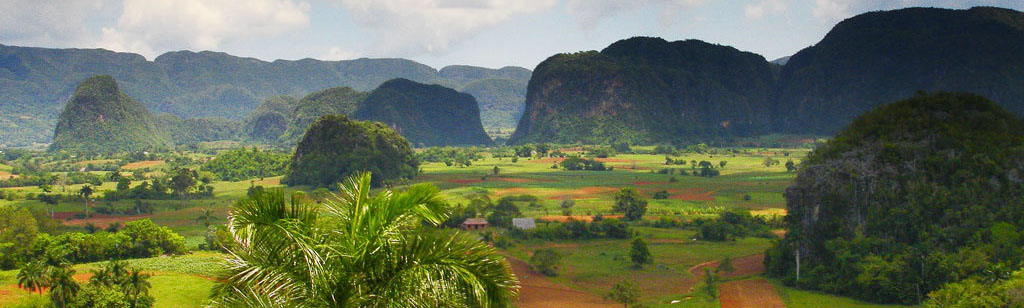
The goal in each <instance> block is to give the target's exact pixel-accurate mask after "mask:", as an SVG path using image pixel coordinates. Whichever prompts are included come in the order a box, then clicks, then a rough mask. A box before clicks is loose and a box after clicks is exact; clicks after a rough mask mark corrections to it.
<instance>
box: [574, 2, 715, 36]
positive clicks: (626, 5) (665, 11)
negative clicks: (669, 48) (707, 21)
mask: <svg viewBox="0 0 1024 308" xmlns="http://www.w3.org/2000/svg"><path fill="white" fill-rule="evenodd" d="M705 2H707V1H706V0H568V2H566V4H565V9H566V11H567V12H568V13H569V14H570V15H572V16H573V17H575V18H576V21H577V22H579V24H580V25H582V26H583V27H584V28H586V29H590V28H593V27H594V26H595V25H597V23H598V22H600V21H601V20H602V19H604V18H607V17H612V16H615V15H618V14H621V13H624V12H628V11H632V10H639V9H644V8H648V7H654V8H656V9H658V10H660V18H661V22H662V23H663V24H664V23H671V22H672V21H674V19H675V18H676V16H678V13H679V12H680V11H682V10H685V9H689V8H693V7H695V6H697V5H700V4H703V3H705Z"/></svg>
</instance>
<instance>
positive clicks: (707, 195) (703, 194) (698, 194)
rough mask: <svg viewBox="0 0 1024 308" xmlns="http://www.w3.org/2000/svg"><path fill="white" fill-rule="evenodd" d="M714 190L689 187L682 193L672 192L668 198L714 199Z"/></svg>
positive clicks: (687, 199)
mask: <svg viewBox="0 0 1024 308" xmlns="http://www.w3.org/2000/svg"><path fill="white" fill-rule="evenodd" d="M714 194H715V192H714V191H702V190H701V189H699V188H690V189H687V190H685V191H683V192H682V193H679V194H673V195H671V196H669V197H668V198H669V199H677V200H686V201H715V197H714V196H713V195H714Z"/></svg>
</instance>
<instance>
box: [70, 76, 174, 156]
mask: <svg viewBox="0 0 1024 308" xmlns="http://www.w3.org/2000/svg"><path fill="white" fill-rule="evenodd" d="M156 122H157V121H156V120H155V119H154V117H153V115H152V114H151V113H149V111H148V110H146V107H144V106H142V104H140V103H139V102H136V101H135V100H134V99H132V98H131V97H129V96H128V95H127V94H125V93H124V92H121V90H120V88H119V87H118V84H117V81H116V80H114V78H113V77H111V76H96V77H91V78H89V79H86V80H85V81H83V82H82V83H81V84H79V85H78V87H77V88H76V89H75V93H74V94H72V95H71V99H70V100H68V103H67V105H66V106H65V107H64V111H62V112H61V114H60V120H59V121H58V122H57V128H56V130H55V131H54V138H53V139H54V140H53V144H52V145H51V146H50V150H51V151H68V152H78V153H115V152H129V151H140V150H155V149H161V148H167V147H169V146H170V145H171V142H170V138H169V135H168V134H167V132H165V131H161V130H160V129H158V127H157V123H156Z"/></svg>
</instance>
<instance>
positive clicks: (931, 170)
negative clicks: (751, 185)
mask: <svg viewBox="0 0 1024 308" xmlns="http://www.w3.org/2000/svg"><path fill="white" fill-rule="evenodd" d="M1021 174H1024V122H1022V121H1021V119H1020V118H1018V117H1017V116H1015V115H1013V114H1012V113H1010V112H1008V111H1007V110H1006V109H1004V108H1002V107H999V106H998V105H997V104H996V103H994V102H992V101H990V100H987V99H985V98H983V97H980V96H977V95H973V94H949V93H940V94H932V95H924V94H921V95H917V96H914V97H913V98H910V99H907V100H904V101H900V102H896V103H893V104H889V105H885V106H882V107H879V108H876V109H875V110H873V111H871V112H869V113H867V114H865V115H862V116H860V117H858V118H857V119H855V120H854V121H853V123H852V124H850V125H849V126H847V127H846V128H845V129H844V130H843V131H842V132H840V133H839V134H838V135H836V136H835V138H833V139H831V140H829V141H828V142H827V143H826V144H825V145H824V146H821V147H819V148H817V149H815V150H814V151H813V152H811V153H810V154H808V156H807V158H806V159H804V161H803V162H802V163H801V165H800V170H799V173H798V174H797V177H796V180H795V182H794V183H793V185H792V186H790V187H789V188H787V189H786V192H785V197H786V210H787V213H788V216H787V217H786V227H787V229H788V230H787V233H786V238H785V240H784V241H781V242H780V243H779V244H778V245H776V247H774V248H773V249H771V250H769V252H768V255H767V257H766V258H767V260H766V264H767V265H768V269H767V271H768V273H769V274H771V275H774V276H776V277H780V278H782V279H783V280H784V281H785V282H786V283H787V284H795V285H798V286H800V287H802V288H809V289H815V290H821V291H825V292H830V293H836V294H841V295H847V296H853V297H857V298H861V299H865V300H870V301H875V302H888V303H904V304H917V303H920V302H921V301H922V300H923V299H924V297H925V296H926V295H927V294H928V293H929V292H931V291H933V290H936V289H938V288H940V287H942V286H943V285H944V284H945V283H948V282H955V281H960V280H963V279H967V278H973V279H979V281H983V282H992V281H998V280H1000V279H1003V278H1005V277H1006V276H1004V274H1005V273H1009V271H1012V269H1014V268H1016V267H1017V266H1018V264H1020V262H1021V261H1022V260H1024V250H1022V249H1021V247H1022V246H1024V234H1022V233H1021V230H1022V228H1024V220H1022V219H1021V218H1022V217H1024V208H1022V207H1021V206H1020V204H1022V203H1024V178H1022V177H1021V176H1020V175H1021ZM798 264H799V265H798ZM798 269H799V273H798ZM797 277H799V280H798V278H797ZM954 292H957V291H954ZM943 307H945V306H943Z"/></svg>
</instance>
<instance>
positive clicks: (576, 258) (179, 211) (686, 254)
mask: <svg viewBox="0 0 1024 308" xmlns="http://www.w3.org/2000/svg"><path fill="white" fill-rule="evenodd" d="M566 151H571V149H563V152H566ZM723 152H724V151H723ZM806 153H807V151H806V150H793V149H787V150H782V149H746V150H740V151H738V153H736V154H732V153H729V154H701V155H698V154H687V155H684V156H677V157H673V159H676V160H679V159H681V160H685V161H687V162H688V163H687V164H686V165H666V164H665V156H664V155H645V154H620V155H616V156H613V157H610V158H608V159H601V160H602V161H604V162H605V164H606V165H609V166H611V167H614V170H613V171H565V170H562V169H554V168H552V165H553V164H555V163H556V162H557V161H558V159H553V158H519V159H518V161H517V162H513V161H512V159H510V158H493V157H491V156H490V154H488V153H482V154H483V155H482V156H483V157H482V158H481V159H478V160H475V161H473V162H472V164H471V165H470V166H467V167H458V166H446V165H445V164H443V163H424V164H423V165H422V170H423V173H422V174H421V175H420V176H418V177H416V178H415V179H413V181H411V183H421V182H431V183H434V184H435V185H436V186H438V187H439V188H441V189H442V192H443V194H444V195H445V196H447V197H448V199H449V201H450V202H452V203H456V204H460V203H463V204H464V203H466V202H468V200H469V199H468V198H470V197H472V196H474V195H479V194H486V195H488V196H489V197H490V198H491V199H492V200H497V199H498V198H500V197H503V196H510V195H522V194H529V195H534V196H536V197H538V198H539V202H538V204H537V206H526V205H523V206H521V210H522V212H523V213H524V215H525V216H527V217H544V216H558V215H562V208H561V207H560V204H561V203H562V201H563V200H566V199H573V200H574V201H575V206H574V207H573V208H572V213H573V215H587V216H590V215H597V214H611V212H612V211H611V208H612V204H613V197H612V195H613V194H614V193H615V192H616V191H618V190H619V189H621V188H624V187H634V188H636V189H637V190H638V191H639V192H641V194H642V195H644V196H645V197H646V198H647V200H648V201H649V206H648V211H647V215H645V219H658V218H659V217H669V218H672V219H682V220H690V219H694V218H698V217H714V216H716V215H717V214H718V213H719V212H721V211H724V210H727V209H731V208H737V207H738V208H746V209H749V210H751V211H752V212H753V213H754V214H756V215H784V214H785V210H784V208H785V200H784V198H783V197H782V192H783V191H784V189H785V187H787V186H788V185H789V183H790V181H792V178H793V174H792V173H789V172H787V171H786V168H785V167H784V166H783V164H784V163H785V162H786V161H788V160H793V161H794V162H799V160H800V158H802V157H803V156H804V155H806ZM766 157H771V158H772V159H775V160H778V161H779V162H780V163H779V164H778V165H775V166H771V167H765V166H764V164H763V163H764V160H765V158H766ZM702 160H706V161H709V162H712V163H713V164H714V165H715V166H716V169H717V170H720V172H721V175H720V176H717V177H713V178H706V177H699V176H694V175H693V174H692V172H693V170H694V168H693V167H692V166H691V165H692V163H690V161H702ZM723 161H724V162H725V166H724V167H720V162H723ZM94 163H95V162H94ZM143 165H145V167H144V168H145V170H147V172H154V173H157V172H166V171H167V170H166V168H169V166H168V165H167V164H164V163H159V162H155V163H143ZM495 166H497V167H498V168H499V172H498V174H494V173H493V170H494V167H495ZM664 168H673V169H675V170H674V171H673V172H672V174H659V172H658V171H659V170H661V169H664ZM279 183H280V177H271V178H266V179H264V180H253V181H240V182H214V183H213V184H212V185H213V186H214V192H215V197H213V198H209V199H200V200H186V201H184V202H182V201H180V200H150V201H148V202H150V203H152V204H153V205H154V208H155V211H154V213H153V214H152V215H147V216H144V217H143V216H123V217H121V218H115V220H117V219H121V220H123V221H128V220H134V219H140V218H149V219H152V220H153V221H154V222H156V223H158V224H160V225H164V226H168V227H170V228H171V229H173V230H174V231H175V232H178V233H180V234H182V235H183V236H185V237H186V244H187V245H188V246H189V247H190V249H195V248H196V247H198V245H199V244H200V243H202V242H203V235H204V234H205V228H204V227H203V226H202V225H201V224H200V223H199V222H198V221H196V218H197V217H198V216H199V214H200V213H201V212H202V211H203V210H204V209H212V210H214V213H215V215H216V216H217V217H218V219H217V220H215V221H214V223H216V224H223V223H224V218H225V217H226V216H227V214H228V211H229V210H230V208H231V204H233V203H234V202H235V200H237V199H238V198H240V197H243V196H244V195H245V194H246V191H247V189H248V188H249V187H250V186H253V185H259V186H265V187H280V185H279ZM137 184H139V182H134V183H132V185H133V186H134V185H137ZM80 187H81V185H70V186H67V187H66V188H62V187H55V190H56V191H57V192H58V193H60V192H61V191H66V192H67V194H73V192H76V191H77V190H78V189H79V188H80ZM286 189H289V190H294V189H300V190H307V192H308V190H309V188H308V187H297V188H286ZM399 189H401V188H400V187H399ZM5 190H6V191H8V192H14V193H15V194H17V195H19V196H20V197H19V198H17V199H16V200H15V201H7V200H0V205H14V206H28V207H37V208H42V207H43V206H44V204H43V203H41V202H39V201H34V200H25V199H24V198H23V197H24V196H27V195H29V194H39V193H41V192H42V191H41V190H40V189H39V188H38V187H18V188H8V189H5ZM104 190H114V183H111V182H106V183H104V184H103V185H101V186H99V187H97V189H96V191H97V194H96V195H95V196H94V199H96V198H98V197H100V196H102V192H103V191H104ZM662 190H664V191H666V192H667V193H668V194H669V198H667V199H661V200H656V199H653V198H652V197H651V196H652V195H653V194H654V193H655V192H658V191H662ZM132 204H133V201H128V200H125V201H117V202H107V201H95V202H94V206H93V210H94V211H95V210H96V208H98V207H111V208H118V209H122V208H128V207H131V206H132ZM84 205H85V203H84V200H82V199H81V198H76V199H74V200H69V201H64V202H61V203H60V204H59V205H58V206H57V207H56V211H57V212H82V211H83V210H84ZM64 225H65V227H64V229H65V230H66V231H76V230H78V231H80V230H82V227H83V225H84V221H82V220H68V221H64ZM633 230H634V231H635V232H636V233H637V235H639V236H640V237H642V238H644V239H645V240H646V241H647V242H648V245H649V248H650V251H651V253H652V255H653V256H654V264H651V265H646V266H644V267H643V268H640V269H637V268H633V267H632V265H631V262H630V260H629V248H630V241H629V240H611V239H596V240H575V241H542V240H527V241H519V242H516V243H514V244H513V246H511V247H510V248H507V249H504V250H503V251H504V253H507V254H508V255H510V256H513V257H516V258H518V259H521V260H529V256H530V255H531V254H532V253H533V251H534V250H536V249H538V248H552V249H554V250H555V251H556V252H558V253H559V254H560V255H562V256H563V257H562V264H563V266H561V267H560V270H559V275H558V276H557V277H554V278H550V280H551V281H552V282H554V283H556V284H559V285H563V286H565V287H567V288H570V289H574V290H580V291H586V292H589V293H592V294H596V295H601V294H604V293H605V292H607V290H608V289H609V288H610V287H611V285H613V284H614V283H616V282H618V281H621V280H631V281H634V282H636V283H637V285H638V286H639V287H640V289H641V290H642V294H643V297H642V302H643V303H645V304H647V305H649V306H651V307H675V306H676V305H678V304H670V302H672V301H681V303H684V304H686V306H687V307H718V302H717V300H715V301H712V300H709V299H708V298H706V296H704V295H703V294H701V293H699V292H696V291H693V290H694V288H697V287H699V286H700V284H699V281H698V280H699V279H697V277H694V276H693V275H692V274H691V273H690V269H691V268H693V267H694V266H696V265H698V264H702V263H705V262H710V261H717V260H721V259H723V258H725V257H730V258H734V259H735V258H739V257H744V256H751V255H756V254H759V253H763V252H764V250H765V249H766V248H767V247H768V246H769V245H770V243H771V239H767V238H753V237H749V238H742V239H738V240H737V241H727V242H708V241H697V240H694V237H695V231H693V230H684V229H661V228H652V227H638V226H634V227H633ZM221 257H222V255H220V254H217V253H209V252H194V253H192V254H189V255H185V256H179V257H160V258H151V259H139V260H132V261H131V263H132V264H133V265H135V266H138V267H141V268H142V269H144V270H145V271H147V272H150V273H152V274H153V275H154V277H153V278H152V280H151V281H152V283H153V290H152V294H153V295H154V296H155V297H156V299H157V307H201V306H203V305H204V303H205V301H206V298H207V294H209V291H210V288H211V287H212V286H213V285H214V281H213V280H212V277H215V276H216V271H217V269H218V265H217V262H218V261H219V260H220V259H221ZM93 266H95V265H94V264H84V265H78V266H77V267H76V269H78V271H79V273H85V272H88V269H90V268H92V267H93ZM15 274H16V271H7V272H0V294H5V295H4V296H3V297H0V304H6V303H13V302H16V301H23V300H27V299H28V297H26V296H29V295H27V293H25V292H24V291H22V290H20V289H17V288H16V286H15V285H14V283H15V282H14V275H15ZM779 290H781V291H780V296H782V297H783V298H784V300H785V301H786V303H787V304H788V305H789V306H790V307H802V306H801V305H810V304H813V303H814V302H816V301H820V300H825V299H829V300H831V301H834V302H836V303H840V304H846V303H852V304H850V305H853V304H855V303H857V302H854V301H850V300H846V299H843V298H837V297H831V296H827V295H820V294H816V293H809V292H804V291H799V290H794V289H787V288H783V287H779ZM849 307H861V306H849ZM864 307H870V306H864Z"/></svg>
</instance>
